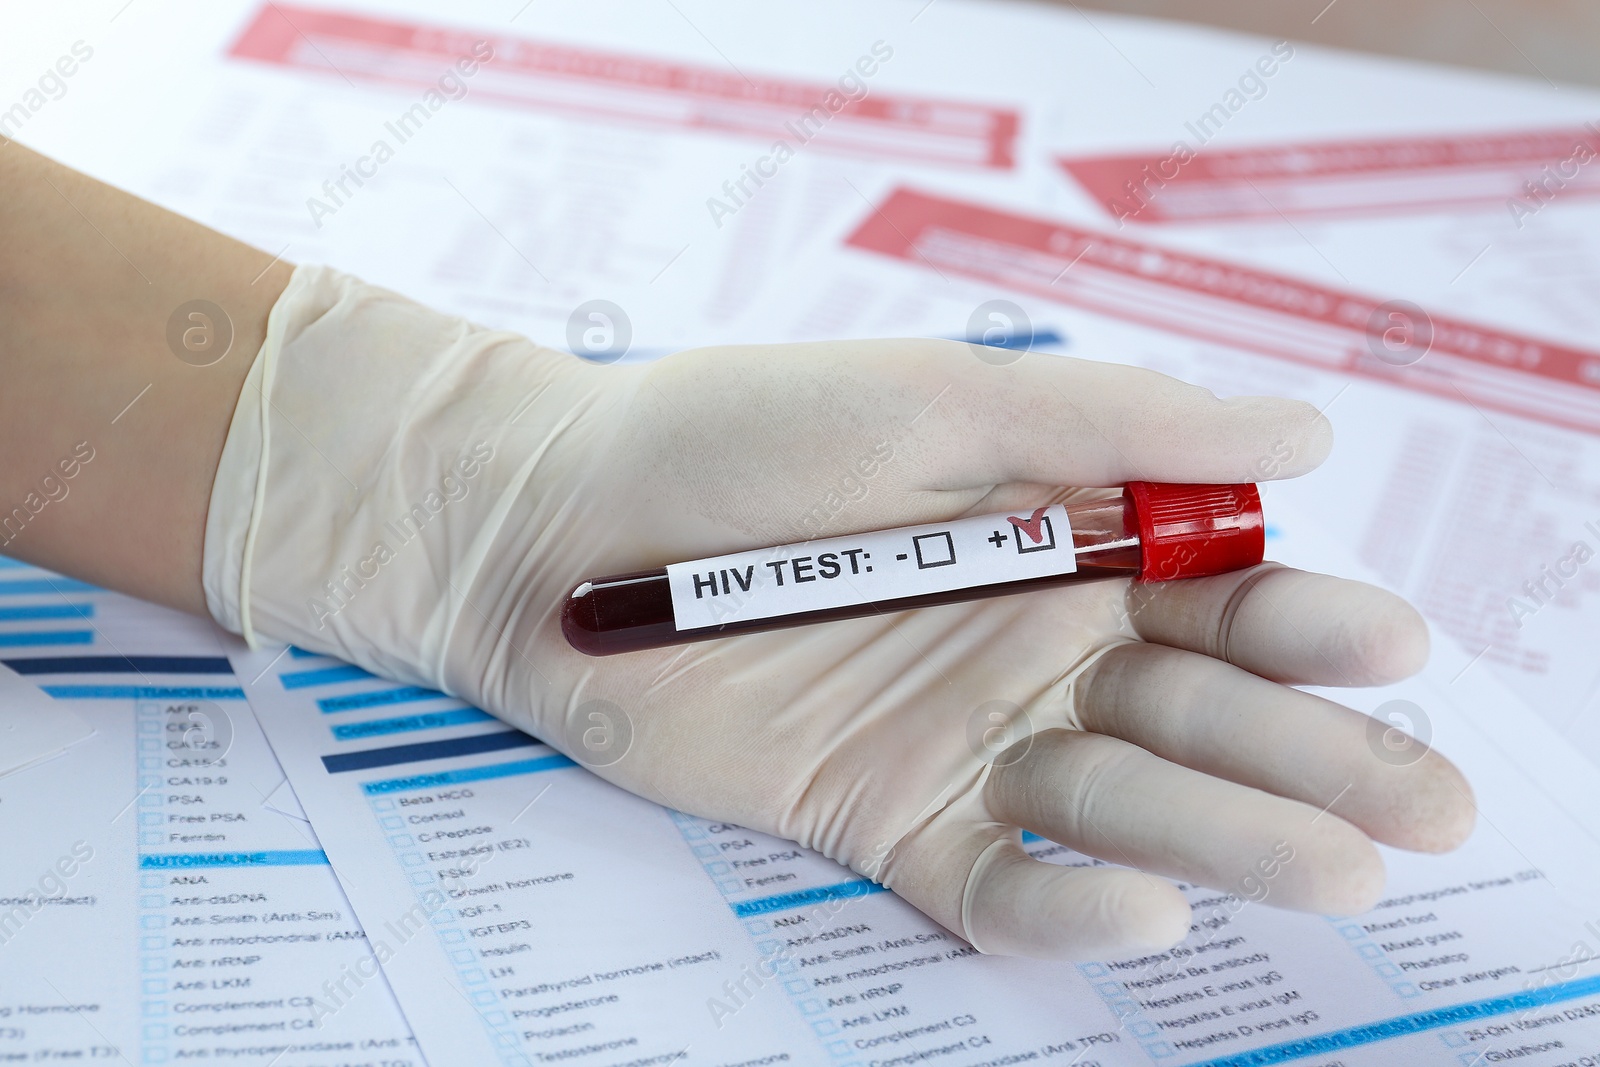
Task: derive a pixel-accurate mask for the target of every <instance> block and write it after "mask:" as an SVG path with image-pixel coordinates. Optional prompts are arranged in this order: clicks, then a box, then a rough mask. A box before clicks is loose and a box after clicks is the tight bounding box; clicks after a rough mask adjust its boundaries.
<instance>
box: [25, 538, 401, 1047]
mask: <svg viewBox="0 0 1600 1067" xmlns="http://www.w3.org/2000/svg"><path fill="white" fill-rule="evenodd" d="M0 574H3V575H4V578H0V610H10V609H24V608H37V609H58V608H70V609H72V610H71V614H70V617H60V618H58V617H56V616H52V615H50V614H49V613H48V612H34V613H33V614H32V615H31V616H30V615H29V614H28V613H26V612H23V611H20V610H14V611H12V614H11V616H10V617H9V618H6V619H4V620H0V647H3V650H4V655H3V658H4V660H5V661H6V662H7V663H8V664H9V665H10V666H11V667H12V668H15V669H16V670H17V671H19V672H21V677H22V678H23V679H24V681H23V684H24V685H26V686H27V687H28V688H29V689H30V690H32V692H33V694H35V697H36V698H37V699H39V700H43V701H46V702H47V703H49V704H52V705H54V706H53V707H46V708H44V709H42V711H44V712H50V711H54V712H58V713H60V712H66V711H68V710H69V709H77V712H78V714H79V715H80V716H81V719H82V720H83V721H84V722H86V723H87V724H90V725H92V727H93V730H94V732H93V736H92V737H90V738H89V739H88V740H85V741H82V742H81V743H79V744H76V745H74V746H72V747H71V748H69V749H67V750H66V751H65V752H64V753H63V754H61V755H60V756H59V757H57V758H55V759H52V760H49V761H47V762H43V763H40V764H36V765H34V766H31V767H28V768H26V769H23V770H20V771H18V772H16V773H12V774H9V775H6V776H4V777H0V852H3V854H4V856H5V861H4V863H3V865H0V868H3V871H4V874H3V876H0V1061H4V1062H28V1063H42V1062H95V1061H100V1062H105V1063H133V1064H141V1065H143V1064H158V1063H171V1062H183V1061H185V1060H199V1061H201V1062H208V1063H212V1062H226V1063H242V1064H257V1065H267V1064H278V1065H281V1067H332V1065H334V1064H355V1063H372V1064H378V1063H389V1064H393V1065H396V1067H398V1065H403V1064H408V1063H409V1064H417V1063H420V1062H421V1057H420V1056H419V1055H418V1054H417V1051H416V1048H415V1046H414V1043H413V1042H412V1039H411V1035H410V1032H409V1031H408V1030H407V1028H406V1025H405V1022H404V1020H403V1019H402V1018H401V1017H400V1013H399V1011H398V1010H397V1008H396V1007H395V1004H394V1000H393V998H392V997H391V995H390V993H389V990H388V987H387V986H386V985H385V983H384V980H383V977H382V975H381V974H379V973H378V972H377V971H376V969H372V970H368V971H365V972H363V970H362V967H361V961H362V960H363V959H364V958H365V957H366V956H367V950H366V945H365V942H364V941H363V940H362V937H361V932H360V924H359V922H358V921H357V920H356V918H355V916H354V915H353V914H352V913H351V910H350V906H349V904H348V903H347V902H346V901H345V899H344V896H343V894H342V893H341V892H340V889H339V884H338V882H337V881H336V880H335V878H334V876H333V873H332V870H331V868H330V867H329V866H328V862H327V857H326V855H325V854H324V853H323V852H322V850H321V848H320V847H319V846H318V844H317V842H316V838H315V837H314V835H312V834H311V832H310V830H309V829H308V828H307V827H306V825H305V824H304V823H303V822H301V821H298V820H293V819H289V818H286V817H285V816H283V815H282V814H279V813H278V812H277V811H275V810H272V809H271V808H269V807H268V806H267V804H266V798H267V797H268V795H269V794H272V795H277V793H275V790H277V791H280V792H281V788H280V787H281V784H282V781H283V772H282V771H281V770H280V769H279V767H278V764H277V761H276V760H275V759H274V758H273V755H272V751H271V750H270V749H269V748H268V747H267V744H266V741H265V739H264V738H263V737H262V735H261V732H260V730H259V728H258V727H257V726H256V724H255V718H254V716H253V715H252V714H251V712H250V708H249V705H248V704H247V703H246V702H245V700H244V694H243V691H242V689H241V687H240V684H239V682H238V681H237V680H235V678H234V676H233V672H232V670H231V668H230V667H229V665H228V661H227V660H226V659H225V658H224V657H223V656H222V655H221V649H220V647H219V645H218V642H217V639H216V636H215V629H214V627H212V626H211V625H210V624H209V623H206V622H203V621H201V620H197V619H191V618H188V617H185V616H180V615H177V614H176V613H174V612H171V611H168V610H166V609H164V608H158V607H154V606H151V605H147V604H143V603H140V602H138V601H134V600H130V599H128V598H126V597H121V596H117V595H116V594H112V593H106V592H102V591H99V590H95V589H92V588H90V587H87V586H84V585H83V584H82V583H80V582H74V581H71V580H68V579H63V578H60V577H58V576H55V575H50V574H48V573H47V572H44V571H39V570H35V569H33V568H27V567H20V566H13V567H8V568H7V569H6V570H4V571H0ZM22 583H31V584H22ZM35 684H37V685H40V686H43V687H44V689H45V691H46V692H47V693H48V694H49V696H48V697H47V696H45V695H44V694H42V693H40V692H39V690H38V689H37V688H34V686H35ZM51 698H54V699H51ZM36 710H39V709H36Z"/></svg>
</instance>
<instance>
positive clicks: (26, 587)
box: [0, 578, 100, 596]
mask: <svg viewBox="0 0 1600 1067" xmlns="http://www.w3.org/2000/svg"><path fill="white" fill-rule="evenodd" d="M98 592H100V590H99V589H97V588H95V587H94V586H92V585H90V584H89V583H88V582H80V581H78V580H77V579H75V578H13V579H11V580H10V581H5V582H0V596H43V595H47V594H50V593H98Z"/></svg>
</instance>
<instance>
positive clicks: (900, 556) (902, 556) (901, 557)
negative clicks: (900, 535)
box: [895, 552, 906, 559]
mask: <svg viewBox="0 0 1600 1067" xmlns="http://www.w3.org/2000/svg"><path fill="white" fill-rule="evenodd" d="M905 558H906V554H905V553H904V552H902V553H900V554H899V555H898V556H896V557H895V559H905Z"/></svg>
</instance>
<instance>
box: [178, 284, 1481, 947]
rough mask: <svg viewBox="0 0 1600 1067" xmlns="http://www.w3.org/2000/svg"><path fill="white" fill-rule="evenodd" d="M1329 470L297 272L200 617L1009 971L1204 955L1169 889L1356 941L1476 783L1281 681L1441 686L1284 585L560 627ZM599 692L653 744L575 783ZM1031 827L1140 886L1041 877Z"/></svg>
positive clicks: (931, 344)
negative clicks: (958, 940) (760, 853)
mask: <svg viewBox="0 0 1600 1067" xmlns="http://www.w3.org/2000/svg"><path fill="white" fill-rule="evenodd" d="M1329 444H1330V431H1329V427H1328V425H1327V423H1326V422H1325V420H1323V419H1322V418H1321V416H1320V415H1318V414H1317V413H1316V412H1314V411H1313V410H1312V409H1311V408H1310V407H1308V406H1307V405H1304V404H1301V403H1298V402H1292V401H1287V400H1277V399H1267V398H1241V399H1233V400H1218V399H1217V398H1215V397H1214V396H1213V395H1212V394H1210V393H1209V392H1206V391H1204V390H1202V389H1198V388H1195V387H1192V386H1189V385H1185V384H1183V383H1180V382H1178V381H1175V380H1173V379H1170V378H1166V377H1163V376H1161V375H1159V374H1154V373H1151V372H1147V371H1141V370H1135V369H1130V368H1127V367H1121V366H1114V365H1107V364H1099V363H1093V362H1086V361H1083V360H1077V359H1065V358H1058V357H1053V356H1043V355H1036V354H1030V355H1026V356H1024V357H1023V358H1022V359H1021V360H1020V361H1019V362H1017V363H1015V364H1012V365H1010V366H1004V367H1001V366H992V365H990V364H989V363H986V362H985V361H983V360H981V359H979V358H977V356H976V355H975V354H974V351H973V350H972V349H971V348H969V346H967V345H964V344H960V343H954V342H941V341H929V340H900V341H876V342H851V343H835V344H807V345H792V346H773V347H750V348H723V349H705V350H698V351H690V352H683V353H680V354H678V355H675V356H671V357H668V358H666V359H664V360H661V361H659V362H656V363H653V364H649V365H643V366H638V365H635V366H626V365H619V366H597V365H593V364H589V363H586V362H584V361H582V360H579V359H577V358H574V357H571V356H568V355H565V354H561V353H556V352H553V351H550V350H547V349H542V348H539V347H537V346H535V345H534V344H532V343H530V342H529V341H527V340H525V339H523V338H521V337H518V336H516V335H513V334H509V333H503V332H492V331H487V330H483V329H479V328H477V327H474V326H472V325H469V324H468V323H466V322H463V321H460V320H457V319H453V318H449V317H446V316H443V315H440V314H437V313H435V312H433V311H430V310H428V309H426V308H424V307H421V306H419V305H417V304H415V303H413V302H411V301H408V300H406V299H404V298H402V297H399V296H396V295H394V294H392V293H388V292H385V291H382V290H379V289H375V288H373V287H370V286H367V285H365V284H363V283H361V282H359V281H357V280H355V279H353V278H350V277H348V276H345V275H341V274H339V273H337V272H334V271H331V270H327V269H324V268H310V267H302V268H299V269H298V270H297V271H296V273H295V276H294V279H293V281H292V282H291V283H290V285H289V287H288V289H287V290H286V291H285V292H284V294H283V296H282V297H281V298H280V300H279V301H278V304H277V306H276V307H275V308H274V310H273V312H272V315H271V318H270V321H269V327H268V337H267V341H266V343H265V345H264V346H263V349H262V352H261V355H260V356H259V358H258V360H257V362H256V365H255V366H254V368H253V370H252V371H251V374H250V378H249V380H248V382H247V384H246V386H245V388H244V390H243V393H242V395H241V398H240V401H239V406H238V409H237V411H236V413H235V416H234V421H233V424H232V427H231V429H230V431H229V434H228V439H227V443H226V447H225V449H224V453H223V457H222V461H221V464H220V467H219V470H218V473H217V478H216V483H215V486H214V488H213V492H212V499H211V505H210V513H209V517H208V524H207V532H206V546H205V567H204V570H205V574H204V578H205V589H206V595H207V600H208V604H209V606H210V608H211V610H212V613H213V614H214V615H215V616H216V618H217V619H218V620H219V621H220V622H221V623H222V624H223V625H224V626H226V627H228V628H229V629H232V630H234V631H237V632H241V633H243V634H245V635H246V636H247V637H249V636H252V635H255V634H259V635H263V636H270V637H274V638H278V639H281V640H285V641H292V642H294V643H295V644H298V645H301V646H303V647H306V648H309V649H315V650H318V651H321V652H325V653H328V654H330V655H334V656H339V657H342V658H344V659H346V660H349V661H351V662H353V663H357V664H360V665H361V666H363V667H366V668H368V669H369V670H372V671H375V672H378V673H380V674H384V675H387V676H389V677H392V678H395V679H399V680H403V681H409V682H414V683H417V684H422V685H428V686H433V687H437V688H439V689H442V690H444V691H446V692H448V693H451V694H454V695H456V696H459V697H461V698H463V699H465V700H468V701H471V702H473V703H475V704H477V705H478V706H480V707H482V708H485V709H487V710H489V711H491V712H493V713H494V714H496V715H498V716H500V717H501V718H503V719H505V720H506V721H508V722H510V723H513V724H515V725H517V726H519V727H522V728H523V729H526V730H527V731H529V732H531V733H533V734H535V735H536V736H538V737H540V738H541V739H543V740H545V741H547V742H548V743H550V744H551V745H553V746H555V747H556V748H559V749H562V750H564V751H566V752H567V753H569V754H570V755H572V756H574V757H575V758H576V759H578V760H579V761H580V762H587V763H590V764H591V765H595V770H596V773H598V774H600V775H602V776H603V777H605V778H607V779H609V780H610V781H612V782H615V783H616V784H618V785H620V786H622V787H624V788H626V789H629V790H632V791H633V792H635V793H638V794H640V795H642V796H645V797H648V798H650V799H652V800H656V801H659V802H661V803H664V804H668V805H671V806H674V807H677V808H679V809H681V810H685V811H689V812H693V813H696V814H699V815H702V816H706V817H709V818H714V819H722V820H727V821H730V822H735V823H739V824H742V825H745V826H748V827H752V828H754V829H757V830H762V831H765V832H767V833H772V834H777V835H781V836H783V837H787V838H792V839H793V840H795V841H798V842H800V843H801V844H803V845H807V846H810V847H812V848H815V849H818V850H820V851H821V852H823V853H825V854H826V855H828V856H831V857H833V858H834V859H836V860H838V861H839V862H841V863H844V864H848V865H849V866H850V867H852V868H854V869H855V870H856V871H858V872H861V873H862V874H865V875H868V876H870V877H872V878H874V879H876V880H878V881H880V882H882V883H883V884H885V885H887V886H889V887H890V888H892V889H893V890H895V892H897V893H898V894H899V895H900V896H902V897H903V898H905V899H906V900H908V901H909V902H911V903H912V904H914V905H915V906H916V907H918V908H920V909H922V910H923V911H924V912H926V913H927V914H928V915H930V916H932V917H933V918H934V919H936V920H937V921H939V922H940V923H942V924H944V925H945V926H946V927H948V928H950V929H951V930H953V931H955V932H957V933H958V934H960V935H961V936H963V937H965V938H966V939H968V940H969V941H970V942H971V943H973V944H974V945H976V946H977V947H978V948H979V949H981V950H983V951H986V952H998V953H1012V954H1023V955H1035V956H1045V957H1068V958H1102V957H1105V956H1107V955H1110V954H1115V953H1119V952H1124V951H1131V950H1142V949H1153V948H1157V947H1163V946H1166V945H1169V944H1171V943H1174V942H1176V941H1178V940H1180V939H1182V938H1183V936H1184V935H1185V934H1186V932H1187V930H1188V926H1189V921H1190V917H1189V908H1188V906H1187V904H1186V902H1185V900H1184V897H1183V896H1182V895H1181V894H1180V893H1179V892H1178V891H1177V890H1176V889H1175V888H1174V887H1173V886H1172V885H1171V884H1170V883H1168V882H1167V881H1165V880H1163V878H1161V877H1152V875H1155V876H1165V877H1167V878H1177V879H1183V880H1186V881H1190V882H1195V883H1199V884H1203V885H1207V886H1214V887H1218V888H1224V889H1235V890H1238V887H1240V886H1241V885H1247V884H1250V882H1249V879H1251V878H1252V877H1253V878H1254V879H1255V880H1256V881H1257V882H1260V881H1261V880H1262V878H1263V874H1264V873H1265V872H1267V870H1268V868H1270V870H1271V874H1270V875H1268V879H1269V888H1268V892H1267V897H1266V899H1267V901H1268V902H1269V903H1273V904H1278V905H1283V906H1287V907H1293V908H1302V909H1310V910H1314V911H1319V912H1326V913H1354V912H1360V911H1362V910H1364V909H1366V908H1367V907H1368V906H1370V905H1371V904H1372V903H1374V902H1375V901H1376V899H1377V895H1378V893H1379V891H1380V889H1381V887H1382V883H1383V867H1382V862H1381V860H1380V858H1379V856H1378V852H1377V850H1376V849H1375V848H1374V847H1373V845H1372V843H1371V840H1369V839H1376V840H1378V841H1383V842H1387V843H1389V844H1393V845H1398V846H1400V847H1404V848H1412V849H1425V850H1444V849H1448V848H1451V847H1453V846H1455V845H1456V844H1458V843H1460V842H1461V841H1462V840H1463V839H1464V837H1465V836H1466V834H1467V833H1468V831H1469V830H1470V827H1471V824H1472V821H1473V806H1472V803H1471V800H1470V793H1469V791H1468V788H1467V786H1466V784H1465V782H1464V781H1463V780H1462V778H1461V776H1460V775H1459V773H1458V772H1457V771H1456V770H1455V768H1454V767H1452V766H1451V765H1450V764H1449V763H1448V762H1446V761H1445V760H1444V759H1443V758H1442V757H1439V756H1437V755H1436V754H1433V753H1431V752H1430V753H1428V754H1426V755H1425V756H1424V757H1423V758H1421V759H1420V760H1419V761H1417V762H1414V763H1412V764H1410V765H1409V766H1405V767H1397V766H1394V765H1393V763H1392V762H1386V761H1384V760H1382V759H1380V758H1378V757H1377V756H1376V755H1374V753H1373V752H1372V751H1371V749H1370V748H1369V746H1368V744H1367V742H1366V736H1367V731H1366V724H1367V722H1368V720H1367V718H1366V717H1365V716H1363V715H1361V714H1359V713H1357V712H1355V711H1351V710H1349V709H1347V708H1344V707H1342V706H1339V705H1337V704H1334V703H1331V702H1329V701H1326V700H1322V699H1319V698H1318V697H1315V696H1312V695H1309V694H1306V693H1302V692H1298V691H1296V690H1293V689H1290V688H1288V685H1290V684H1300V683H1309V684H1317V685H1368V684H1375V683H1380V682H1385V681H1389V680H1392V679H1396V678H1399V677H1402V676H1404V675H1407V674H1409V673H1411V672H1413V671H1415V670H1417V669H1418V668H1419V667H1420V666H1421V664H1422V663H1423V661H1424V659H1425V658H1426V654H1427V633H1426V629H1425V627H1424V625H1423V623H1422V621H1421V620H1420V618H1419V617H1418V616H1417V615H1416V613H1415V612H1414V611H1413V610H1412V609H1411V608H1409V607H1408V606H1407V605H1406V604H1405V603H1404V602H1402V601H1400V600H1399V599H1397V598H1395V597H1393V596H1391V595H1389V594H1387V593H1384V592H1382V591H1380V590H1377V589H1374V588H1371V587H1368V586H1364V585H1360V584H1358V583H1354V582H1349V581H1343V580H1340V579H1337V578H1331V577H1325V576H1321V575H1314V574H1306V573H1302V572H1297V571H1292V570H1289V569H1286V568H1281V567H1275V566H1272V565H1267V566H1263V567H1260V568H1256V569H1253V570H1251V571H1247V572H1242V573H1236V574H1230V575H1224V576H1220V577H1215V578H1206V579H1197V580H1190V581H1186V582H1178V583H1173V584H1171V585H1170V586H1139V585H1134V584H1130V583H1128V582H1123V581H1112V582H1100V583H1092V584H1087V585H1078V586H1073V587H1067V588H1061V589H1056V590H1045V591H1038V592H1033V593H1029V594H1025V595H1019V596H1011V597H1005V598H1000V599H994V600H987V601H979V602H976V603H969V604H961V605H952V606H947V607H938V608H926V609H921V610H915V611H907V612H902V613H898V614H893V615H885V616H880V617H874V618H867V619H860V620H854V621H848V622H838V623H830V624H824V625H816V626H810V627H806V628H802V629H796V630H790V631H785V632H776V633H767V634H755V635H749V636H742V637H736V638H729V639H723V640H716V641H709V642H702V643H697V644H692V645H685V646H681V647H677V648H667V649H660V650H654V651H645V652H635V653H629V654H626V655H621V656H614V657H608V658H603V659H593V658H589V657H586V656H583V655H581V654H579V653H578V652H576V651H574V650H573V649H572V648H571V647H569V646H568V644H567V643H566V641H565V640H564V639H563V637H562V634H561V630H560V621H559V616H560V608H561V604H562V601H563V599H564V598H565V596H566V594H567V592H568V590H569V589H570V588H571V586H572V585H573V584H574V583H576V582H577V581H579V580H582V579H584V578H587V577H592V576H596V575H602V574H614V573H618V572H624V571H629V570H638V569H647V568H652V567H657V566H661V565H664V564H667V563H671V562H677V561H680V560H689V559H695V558H700V557H704V556H709V555H713V554H718V553H725V552H731V551H735V550H740V549H747V548H754V547H760V546H765V545H771V544H779V543H786V542H794V541H800V540H805V539H807V538H809V537H814V536H822V535H833V534H838V533H843V532H848V531H851V530H864V529H875V528H881V527H888V526H899V525H906V524H913V523H924V522H932V521H940V520H946V519H950V518H953V517H956V516H962V515H967V514H983V513H989V512H996V511H1005V510H1026V509H1028V508H1032V507H1036V506H1038V505H1040V504H1044V503H1048V502H1057V501H1068V500H1072V499H1075V498H1077V497H1079V496H1080V495H1082V494H1083V493H1084V492H1085V490H1082V489H1077V488H1061V487H1064V486H1067V487H1077V486H1102V487H1106V486H1117V485H1120V484H1122V483H1123V482H1125V481H1128V480H1130V479H1150V480H1158V481H1204V482H1233V481H1250V480H1257V479H1258V478H1260V477H1261V476H1263V475H1264V474H1272V475H1275V476H1294V475H1298V474H1302V473H1304V472H1306V471H1308V470H1310V469H1312V468H1313V467H1315V466H1316V465H1317V464H1318V463H1319V462H1320V461H1321V460H1322V458H1323V457H1324V455H1325V454H1326V452H1327V450H1328V448H1329ZM596 700H604V701H609V702H610V703H611V704H612V705H615V706H616V707H617V708H619V709H621V712H622V713H623V714H624V715H625V716H626V717H627V720H628V721H627V723H626V724H613V725H614V726H617V727H618V728H620V729H626V730H627V731H628V732H629V733H630V734H631V744H630V745H629V746H628V748H627V750H626V752H625V754H624V753H619V752H608V753H606V758H604V759H598V758H596V754H595V753H591V752H586V751H585V748H584V745H585V732H586V731H588V730H590V728H591V727H592V726H594V723H593V722H592V721H590V719H589V718H588V716H587V715H586V714H585V712H584V709H585V708H586V707H593V706H594V705H593V704H592V703H591V702H593V701H596ZM997 709H998V710H997ZM1007 709H1011V710H1007ZM996 716H998V718H997V717H996ZM1008 734H1009V736H1010V737H1011V738H1013V739H1015V742H1016V743H1015V744H1014V745H1012V746H1011V747H1004V746H1002V745H1000V744H997V743H996V740H997V738H1005V737H1007V736H1008ZM614 736H615V735H614V734H613V735H612V737H610V738H607V739H605V741H604V742H603V743H605V744H607V745H609V744H612V743H614ZM619 757H620V758H619ZM1019 827H1021V828H1027V829H1030V830H1033V831H1036V832H1038V833H1040V834H1042V835H1044V836H1045V837H1048V838H1050V839H1051V840H1054V841H1057V842H1059V843H1062V844H1065V845H1069V846H1071V847H1072V848H1074V849H1077V850H1078V851H1080V852H1083V853H1086V854H1088V855H1090V856H1095V857H1099V858H1102V859H1104V860H1107V861H1110V862H1111V863H1113V864H1118V865H1121V866H1117V867H1081V868H1073V867H1061V866H1053V865H1050V864H1046V863H1041V862H1037V861H1035V860H1033V859H1031V858H1029V857H1028V856H1027V855H1026V854H1025V853H1024V852H1023V850H1022V847H1021V843H1020V835H1019V829H1018V828H1019ZM1128 868H1132V869H1128ZM1146 872H1148V873H1146Z"/></svg>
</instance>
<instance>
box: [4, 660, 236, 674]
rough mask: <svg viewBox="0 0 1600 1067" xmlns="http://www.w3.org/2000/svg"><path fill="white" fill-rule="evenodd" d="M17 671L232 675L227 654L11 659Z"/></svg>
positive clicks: (9, 661) (34, 672)
mask: <svg viewBox="0 0 1600 1067" xmlns="http://www.w3.org/2000/svg"><path fill="white" fill-rule="evenodd" d="M5 665H6V666H7V667H10V668H11V669H12V670H14V671H16V672H17V673H18V674H232V673H233V667H232V666H231V665H230V664H229V663H228V660H227V657H225V656H39V657H36V658H34V659H8V660H6V661H5Z"/></svg>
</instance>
